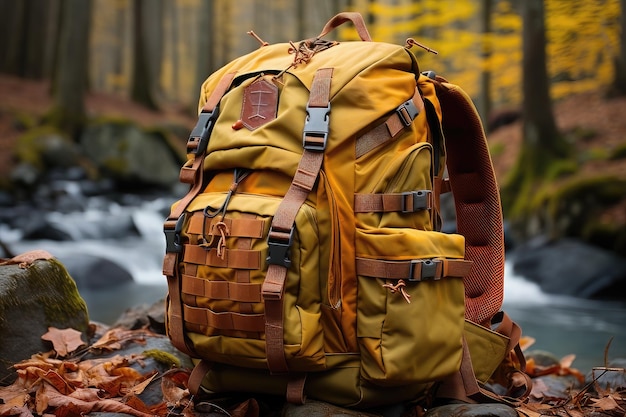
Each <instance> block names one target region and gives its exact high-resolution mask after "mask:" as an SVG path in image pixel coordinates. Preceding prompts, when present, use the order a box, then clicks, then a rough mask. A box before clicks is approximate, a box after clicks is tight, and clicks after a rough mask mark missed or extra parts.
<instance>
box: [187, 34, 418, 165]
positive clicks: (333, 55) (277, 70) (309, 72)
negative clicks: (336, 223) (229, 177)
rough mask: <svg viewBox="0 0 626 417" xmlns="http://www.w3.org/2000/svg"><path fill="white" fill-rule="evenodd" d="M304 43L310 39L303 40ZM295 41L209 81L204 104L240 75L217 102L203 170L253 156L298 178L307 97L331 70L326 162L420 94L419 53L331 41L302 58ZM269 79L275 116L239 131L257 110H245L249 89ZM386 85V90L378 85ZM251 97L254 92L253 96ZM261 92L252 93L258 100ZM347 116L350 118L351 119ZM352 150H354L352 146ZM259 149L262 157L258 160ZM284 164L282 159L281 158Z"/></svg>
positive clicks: (266, 48) (234, 65)
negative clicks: (322, 71)
mask: <svg viewBox="0 0 626 417" xmlns="http://www.w3.org/2000/svg"><path fill="white" fill-rule="evenodd" d="M304 42H306V41H304ZM292 45H293V44H290V43H280V44H275V45H268V46H263V47H261V48H259V49H258V50H256V51H253V52H251V53H250V54H248V55H245V56H243V57H240V58H238V59H236V60H235V61H233V62H231V63H230V64H228V65H227V66H225V67H224V68H222V69H220V70H218V71H217V72H216V73H214V74H212V75H211V76H210V77H209V78H208V79H207V80H206V81H205V83H204V84H203V86H202V89H201V96H200V103H199V105H200V108H202V106H204V104H205V102H206V101H207V99H208V97H209V96H210V95H211V93H212V92H213V91H214V90H215V89H216V88H217V86H218V85H219V84H220V80H221V79H222V78H223V77H224V76H225V75H226V74H233V73H234V74H235V76H234V79H233V81H232V84H231V87H230V90H229V91H228V92H227V93H226V94H225V95H224V96H223V98H222V100H221V102H220V105H219V112H220V115H219V119H218V122H217V123H215V126H214V128H213V132H212V137H213V138H218V139H219V140H218V139H216V140H211V141H210V142H209V145H208V149H207V157H206V161H205V167H207V168H208V167H210V168H211V169H214V170H217V169H231V168H235V167H237V165H238V164H239V163H240V162H241V161H242V160H245V161H254V166H250V167H249V168H251V169H270V170H276V169H279V170H281V171H283V172H284V173H285V174H286V175H288V176H293V175H294V173H295V170H296V167H297V164H298V161H299V159H300V155H301V154H302V141H301V138H302V132H303V129H304V124H305V120H306V118H307V109H306V105H307V100H308V98H309V95H310V90H311V86H312V82H313V78H314V76H315V73H316V72H317V71H318V70H319V69H320V68H331V69H332V71H333V75H332V82H331V87H330V101H331V108H330V113H331V116H330V125H329V132H330V133H329V138H328V143H327V147H326V150H325V155H326V158H325V159H326V161H328V160H331V159H333V156H334V155H336V154H338V153H343V152H344V150H345V147H347V146H349V147H351V148H353V147H354V143H353V140H354V138H355V136H356V135H357V133H359V132H360V131H363V130H364V129H366V128H367V127H369V126H371V125H372V122H373V121H376V120H380V119H381V118H382V117H384V116H385V115H388V114H389V113H390V112H391V111H393V110H394V109H395V108H397V107H398V106H399V105H400V104H402V103H404V102H405V101H407V100H408V99H410V98H411V97H413V95H414V93H415V86H416V82H415V79H416V73H415V72H414V71H417V65H416V64H415V61H414V57H413V56H412V54H411V53H410V52H408V51H407V50H406V49H405V48H403V47H402V46H398V45H391V44H385V43H374V42H345V43H333V44H332V46H331V47H329V48H328V49H325V50H321V51H319V52H317V53H315V54H314V55H313V56H311V57H309V58H308V62H304V61H302V62H301V60H302V59H304V58H302V57H301V56H300V55H299V54H300V53H299V52H295V51H294V48H293V46H292ZM260 78H261V79H263V80H265V81H266V83H267V84H271V85H270V86H268V88H275V89H276V93H277V95H278V99H277V102H276V105H277V106H278V108H277V111H276V112H275V118H273V119H272V120H270V121H267V122H266V123H264V124H263V125H262V127H261V128H254V129H252V130H251V129H248V128H242V129H239V130H236V129H234V128H233V126H234V125H235V124H236V123H243V124H245V123H246V122H247V121H248V120H247V119H249V118H250V117H251V116H254V114H252V115H248V114H245V115H244V114H242V104H241V103H242V102H243V101H244V99H246V98H247V97H248V96H246V87H248V86H250V85H252V84H253V83H254V82H255V81H256V80H259V79H260ZM383 82H384V85H385V88H380V86H381V84H382V83H383ZM248 94H250V93H248ZM257 99H258V96H252V100H257ZM347 120H349V121H350V122H349V123H346V121H347ZM351 153H352V149H351ZM261 154H262V155H263V157H260V156H261ZM277 162H279V163H277Z"/></svg>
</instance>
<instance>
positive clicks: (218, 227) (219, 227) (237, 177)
mask: <svg viewBox="0 0 626 417" xmlns="http://www.w3.org/2000/svg"><path fill="white" fill-rule="evenodd" d="M249 173H250V171H248V170H240V169H235V171H234V179H233V183H232V184H231V185H230V187H229V188H228V192H227V193H226V198H225V199H224V203H223V204H222V206H221V207H220V208H218V209H217V210H215V211H214V212H211V211H210V208H209V207H208V206H207V207H205V208H204V210H203V211H202V213H203V214H204V217H205V221H204V222H203V223H202V239H203V240H204V243H201V244H200V245H199V246H202V247H204V248H210V247H211V246H212V245H213V240H214V239H215V236H216V235H218V234H219V240H218V241H217V246H216V250H217V256H218V257H219V258H220V259H224V257H225V256H226V250H225V249H226V238H227V237H228V236H230V229H229V228H228V225H227V224H226V223H225V222H224V217H226V208H227V207H228V203H229V202H230V198H231V197H232V196H233V194H234V193H235V191H237V187H238V186H239V183H241V181H243V180H244V179H245V178H246V177H247V176H248V174H249ZM220 213H221V215H222V216H221V218H220V219H219V221H218V222H216V223H214V224H212V225H211V232H210V233H211V234H210V236H209V238H208V239H207V235H206V225H207V221H206V219H214V218H215V217H217V215H218V214H220ZM216 232H217V233H216Z"/></svg>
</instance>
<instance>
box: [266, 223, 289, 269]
mask: <svg viewBox="0 0 626 417" xmlns="http://www.w3.org/2000/svg"><path fill="white" fill-rule="evenodd" d="M293 230H294V228H293V227H292V228H291V230H290V231H289V237H288V238H287V239H283V238H282V236H277V235H286V233H281V232H276V231H274V230H273V228H270V231H269V233H268V235H267V247H268V256H267V258H266V259H265V260H266V261H267V263H268V264H272V265H280V266H284V267H285V268H289V266H290V265H291V260H290V259H289V248H290V247H291V242H292V241H293Z"/></svg>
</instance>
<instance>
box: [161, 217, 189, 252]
mask: <svg viewBox="0 0 626 417" xmlns="http://www.w3.org/2000/svg"><path fill="white" fill-rule="evenodd" d="M184 221H185V215H184V214H183V215H181V216H180V217H179V218H178V220H176V224H175V225H174V228H173V229H172V228H170V227H168V226H171V222H166V223H165V224H164V225H163V233H164V234H165V251H166V252H167V253H181V252H182V251H183V245H181V243H180V233H181V231H182V230H183V222H184Z"/></svg>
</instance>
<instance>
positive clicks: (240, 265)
mask: <svg viewBox="0 0 626 417" xmlns="http://www.w3.org/2000/svg"><path fill="white" fill-rule="evenodd" d="M222 251H223V253H222V254H221V255H220V254H218V251H217V249H215V248H204V247H202V246H198V245H185V252H184V255H183V261H185V262H189V263H192V264H196V265H208V266H215V267H219V268H233V269H261V251H258V250H249V249H248V250H246V249H222Z"/></svg>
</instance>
